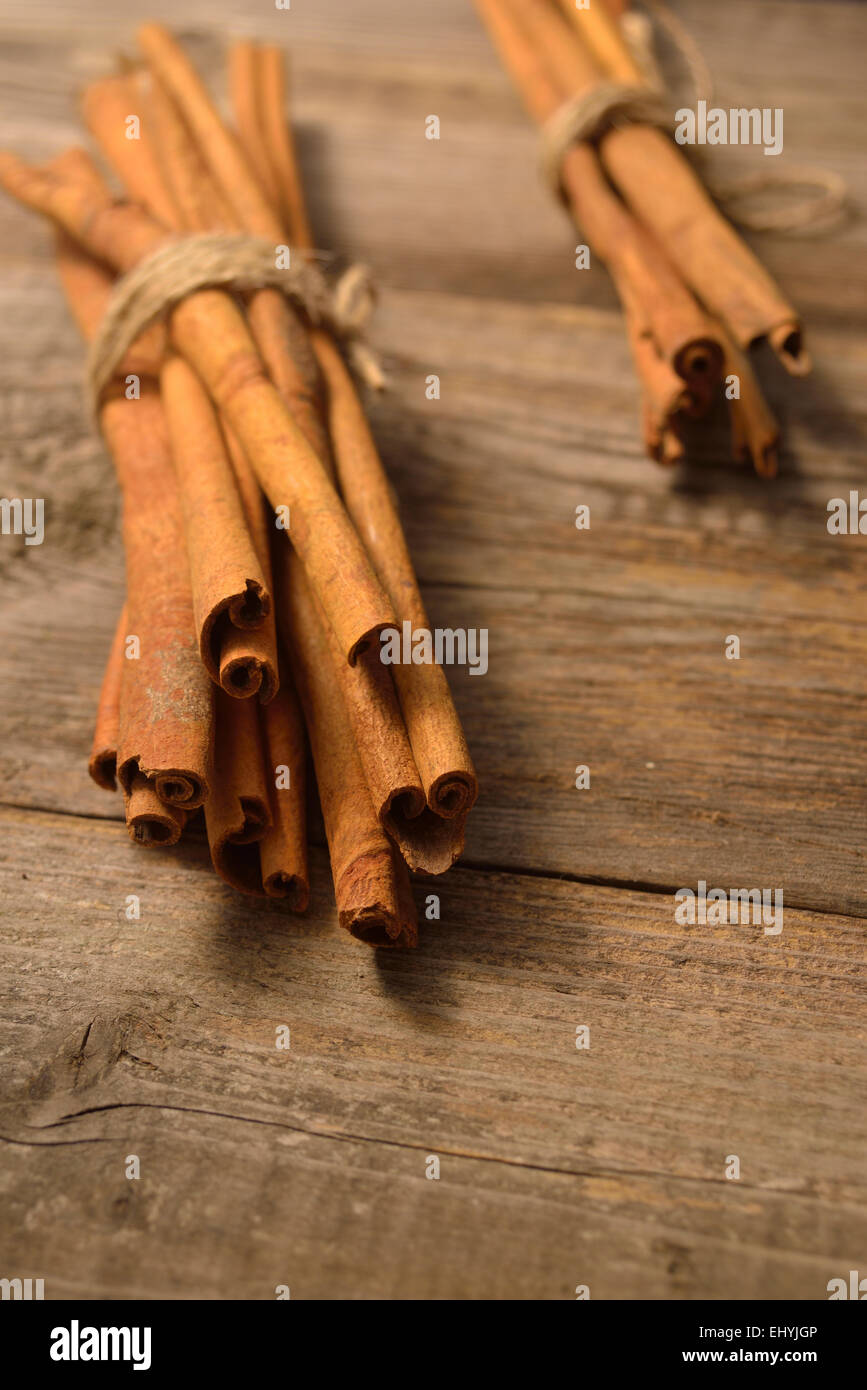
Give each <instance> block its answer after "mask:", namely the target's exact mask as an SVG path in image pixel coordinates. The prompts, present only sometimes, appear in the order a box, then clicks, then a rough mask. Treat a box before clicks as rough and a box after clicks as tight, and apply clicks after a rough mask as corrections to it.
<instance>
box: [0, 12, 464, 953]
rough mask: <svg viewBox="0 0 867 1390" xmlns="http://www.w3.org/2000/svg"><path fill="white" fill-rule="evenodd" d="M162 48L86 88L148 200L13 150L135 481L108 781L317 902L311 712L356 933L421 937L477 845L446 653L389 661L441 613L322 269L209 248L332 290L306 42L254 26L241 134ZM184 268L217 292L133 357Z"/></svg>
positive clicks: (87, 114)
mask: <svg viewBox="0 0 867 1390" xmlns="http://www.w3.org/2000/svg"><path fill="white" fill-rule="evenodd" d="M138 41H139V46H140V56H139V57H138V58H137V59H136V60H135V61H133V62H129V61H127V62H125V64H124V66H123V69H122V70H121V71H119V72H118V73H116V74H114V75H112V76H109V77H107V78H105V79H103V80H100V81H97V82H96V83H94V84H93V85H91V86H90V87H88V88H87V90H86V91H85V92H84V94H83V100H82V109H83V115H84V119H85V121H86V124H87V126H88V128H89V130H90V132H91V134H92V136H93V138H94V140H95V142H96V144H97V146H98V148H99V150H100V151H101V153H102V155H103V157H104V159H105V161H106V162H107V164H108V165H109V166H110V168H111V170H112V171H113V173H114V175H115V176H116V177H117V178H118V179H119V180H120V183H121V185H122V187H123V197H122V198H120V199H119V198H117V196H116V195H115V194H114V193H113V192H112V191H111V190H110V188H109V187H108V185H107V184H106V182H105V179H104V177H103V175H102V173H101V172H100V171H99V169H98V168H97V166H96V165H95V164H94V162H93V161H92V159H91V158H90V156H89V155H88V154H87V153H86V152H85V151H84V150H81V149H73V150H70V151H67V152H66V153H65V154H63V155H61V156H60V157H58V158H57V159H55V160H53V161H52V162H51V163H50V164H49V165H47V166H44V167H41V168H35V167H29V166H27V165H25V164H23V163H22V162H21V161H20V160H18V159H17V158H16V157H14V156H13V155H9V154H4V155H2V156H0V182H2V185H3V186H4V187H5V189H6V190H7V191H8V192H9V193H11V194H12V195H13V196H14V197H17V198H18V199H19V200H20V201H21V202H23V203H24V204H26V205H27V206H28V207H30V208H32V209H34V210H36V211H38V212H40V213H42V214H44V215H46V216H47V217H49V218H50V219H51V220H52V221H53V223H54V225H55V227H56V237H57V259H58V265H59V270H60V276H61V280H62V284H63V288H64V291H65V293H66V297H67V299H68V301H69V305H70V307H71V309H72V312H73V314H74V315H75V318H76V320H77V322H78V324H79V327H80V328H81V331H82V334H83V335H84V337H85V339H87V340H88V341H89V342H91V343H93V344H94V345H93V346H92V355H94V356H92V366H93V367H94V374H93V377H92V381H93V382H94V383H96V388H97V389H96V395H97V399H96V408H97V413H98V417H99V425H100V429H101V431H102V434H103V437H104V439H105V442H106V445H107V447H108V449H109V450H110V452H111V455H112V457H113V460H114V463H115V467H116V471H117V476H118V481H119V483H120V487H121V490H122V494H123V537H124V544H125V550H126V562H127V601H126V605H125V607H124V609H123V611H122V613H121V614H120V617H119V620H118V624H117V629H116V633H115V637H114V642H113V644H112V648H111V652H110V655H109V659H108V664H107V667H106V671H105V677H104V680H103V685H102V691H101V695H100V700H99V707H98V713H97V723H96V731H95V736H94V743H93V751H92V755H91V760H90V772H91V775H92V777H93V778H94V780H95V781H96V782H97V783H98V784H99V785H100V786H102V787H105V788H106V789H108V790H114V789H115V787H116V784H117V783H119V785H120V788H121V791H122V793H123V798H124V804H125V809H126V822H127V826H128V828H129V832H130V835H131V836H132V838H133V839H134V840H135V841H136V842H137V843H139V844H142V845H171V844H174V843H176V842H177V841H178V839H179V838H180V836H181V835H182V833H183V832H184V829H185V827H186V826H187V825H188V824H189V822H190V821H191V819H193V818H194V817H196V816H198V815H200V814H203V816H204V822H205V827H206V831H207V838H208V843H209V846H210V851H211V856H212V859H213V863H214V866H215V868H216V869H217V872H218V873H219V874H220V875H222V877H223V878H224V879H225V880H226V881H227V882H228V883H230V884H232V885H234V886H235V887H236V888H238V889H240V890H242V891H244V892H248V893H253V894H257V895H260V896H269V897H277V898H283V899H285V901H286V902H287V904H288V906H289V907H290V908H291V909H292V910H294V911H298V912H300V911H303V910H304V908H305V907H306V905H307V901H308V872H307V833H306V824H305V814H306V812H305V769H306V760H307V752H306V739H305V727H306V734H307V737H308V738H309V744H310V749H311V752H312V760H313V766H314V769H315V773H316V782H317V785H318V790H319V798H320V801H321V805H322V812H323V820H324V824H325V832H326V836H327V840H328V848H329V852H330V857H331V867H332V872H333V878H334V889H335V897H336V902H337V909H338V917H339V921H340V924H341V925H342V926H343V927H345V928H346V929H347V930H348V931H349V932H351V934H352V935H353V936H355V937H357V938H359V939H361V940H363V941H367V942H369V943H370V944H372V945H377V946H378V945H413V944H415V942H416V939H417V925H416V913H415V907H414V904H413V897H412V892H411V888H410V880H409V874H408V869H412V870H418V871H421V872H426V873H435V874H436V873H441V872H443V871H444V870H445V869H447V868H448V867H449V866H450V865H451V864H452V863H453V862H454V860H455V859H456V858H457V857H458V855H459V854H460V853H461V850H462V848H463V843H464V833H465V825H466V819H467V815H468V812H469V810H470V808H471V806H472V804H473V802H474V801H475V798H476V794H477V784H476V777H475V773H474V770H473V766H472V762H471V759H470V755H469V751H468V749H467V745H466V741H465V738H464V735H463V732H462V730H461V726H460V723H459V720H458V717H457V714H456V711H455V708H454V705H453V703H452V699H451V695H450V692H449V688H448V684H447V681H446V678H445V675H444V672H443V670H442V668H441V667H440V666H438V665H435V664H412V665H393V666H391V667H388V666H385V665H383V663H382V661H381V660H380V634H381V633H383V631H385V630H387V629H392V628H397V629H400V627H401V624H403V623H406V622H409V623H410V624H411V625H412V628H413V629H414V630H418V629H422V630H427V628H428V620H427V617H426V614H425V610H424V605H423V603H422V599H421V595H420V592H419V587H418V583H417V580H416V577H415V574H414V571H413V567H412V562H411V560H410V557H409V552H408V549H407V545H406V541H405V538H404V535H403V532H402V529H401V525H400V521H399V518H398V515H397V511H396V508H395V503H394V500H393V496H392V493H391V490H390V486H389V483H388V480H387V477H386V474H385V472H384V469H383V466H382V463H381V461H380V459H379V456H378V453H377V450H376V446H375V443H374V440H373V437H372V435H371V432H370V429H369V426H368V423H367V420H366V418H365V414H364V410H363V406H362V403H361V400H360V398H359V393H358V389H357V387H356V383H355V380H354V377H353V374H352V372H351V370H350V368H349V366H348V365H347V357H346V354H345V353H344V351H343V350H342V345H341V342H340V341H339V340H338V337H337V336H336V335H335V330H334V321H333V320H332V319H329V317H328V315H327V314H322V313H319V312H317V307H316V296H317V295H319V297H320V298H321V297H322V294H323V290H322V286H321V284H320V282H319V280H316V281H315V284H314V289H315V290H316V293H315V294H308V295H307V297H306V298H305V295H304V294H303V293H301V291H297V292H296V290H290V289H289V288H287V290H286V292H283V289H282V288H281V287H279V286H278V287H275V285H274V276H273V275H271V276H268V277H266V278H265V281H264V282H263V284H262V285H261V286H260V285H259V284H258V283H255V284H252V285H248V286H247V287H246V288H245V289H244V290H243V292H240V291H239V290H238V289H237V287H235V288H233V286H232V285H230V284H228V283H227V282H226V277H225V276H224V275H222V273H221V272H219V273H218V270H217V269H213V270H212V268H211V267H212V264H213V266H216V265H217V260H213V262H212V261H209V259H208V257H213V255H214V253H215V248H216V250H217V251H218V252H220V253H222V251H223V250H224V249H225V248H226V247H228V248H229V254H230V256H234V255H238V256H240V257H241V258H242V260H243V259H244V257H245V256H247V255H248V252H250V249H251V248H252V250H253V251H254V252H255V253H256V254H257V255H259V256H261V251H262V246H265V247H266V249H267V248H268V247H270V248H272V250H273V255H274V262H275V265H276V266H278V267H280V266H283V265H284V264H285V265H286V267H287V268H292V269H293V272H294V274H295V275H296V278H297V283H298V284H299V285H303V284H304V274H305V273H306V274H308V276H309V277H311V282H312V277H313V271H312V270H310V269H309V267H310V266H312V264H313V262H314V257H313V239H312V233H311V229H310V224H309V221H308V217H307V213H306V210H305V202H304V196H303V190H302V184H301V180H300V177H299V167H298V161H297V158H296V152H295V145H294V141H293V137H292V133H291V130H290V128H289V125H288V123H287V120H286V112H285V105H286V90H285V72H284V65H283V58H282V54H281V52H280V51H279V50H278V49H275V48H273V47H270V46H257V45H255V44H253V43H250V42H243V43H238V44H237V45H235V47H234V48H233V50H232V52H231V64H230V74H229V76H230V89H231V99H232V106H233V118H234V129H232V128H230V126H229V125H228V124H227V123H225V122H224V121H223V120H222V119H221V117H220V115H219V113H218V111H217V108H216V107H215V105H214V103H213V102H212V100H211V98H210V96H209V94H208V92H207V89H206V88H205V86H204V85H203V83H202V82H201V80H200V78H199V76H198V74H197V72H196V71H195V69H194V68H193V67H192V66H191V64H190V63H189V61H188V59H187V57H186V55H185V54H184V52H183V51H182V49H181V48H180V47H179V46H178V45H177V43H176V42H175V41H174V39H173V38H172V37H171V35H170V34H169V33H168V32H167V31H166V30H165V29H163V28H162V27H160V26H157V25H153V24H149V25H145V26H144V27H143V28H142V29H141V30H140V32H139V35H138ZM203 257H204V261H203V260H202V258H203ZM217 259H219V257H218V258H217ZM299 262H300V268H301V274H300V275H299V273H298V268H299ZM172 267H173V268H172ZM191 267H192V269H191ZM305 268H307V269H306V270H305ZM179 270H180V272H181V278H182V279H183V275H184V274H186V275H188V278H189V277H191V283H192V284H193V288H192V289H190V290H189V292H186V293H182V294H181V293H178V295H177V297H176V298H175V299H173V300H171V301H170V302H169V303H168V304H166V305H164V306H163V308H164V312H162V313H161V314H159V315H158V316H157V317H155V318H154V319H153V321H152V322H150V323H148V324H147V325H146V326H144V327H142V328H141V331H137V332H136V336H135V338H134V340H133V341H131V342H130V343H128V344H125V351H124V352H123V355H122V356H117V357H116V359H109V360H108V361H107V360H106V352H107V351H108V348H107V344H109V345H110V342H111V341H112V334H114V333H115V331H117V332H118V333H120V332H121V329H122V328H123V324H124V319H125V316H126V319H127V327H128V326H129V324H128V319H129V315H130V314H131V313H132V312H133V309H134V306H135V305H136V304H139V305H140V303H141V302H143V301H144V302H149V301H148V300H147V295H148V294H149V293H150V294H151V297H153V295H154V294H156V289H155V288H154V287H155V285H158V284H159V283H160V277H162V278H163V281H165V277H166V275H167V274H172V275H174V276H175V277H176V278H177V275H178V273H179ZM211 274H213V276H214V282H213V284H211V283H210V281H209V280H208V276H209V275H211ZM136 276H138V280H137V281H136V283H135V285H133V278H134V277H136ZM119 277H120V287H121V289H122V290H123V291H124V294H123V296H121V298H122V302H121V300H120V299H119V290H118V280H119ZM277 279H278V281H279V276H278V277H277ZM139 282H140V283H139ZM172 283H174V282H172ZM294 283H295V282H293V284H294ZM133 291H134V292H133ZM162 293H163V294H164V295H165V294H167V293H169V292H168V291H167V290H166V289H165V284H164V283H163V285H162ZM157 299H159V295H157ZM109 327H110V329H111V331H110V332H108V331H107V328H109ZM94 340H95V342H94ZM118 341H120V342H121V344H122V345H124V340H123V337H122V334H121V337H120V339H119V340H118ZM96 359H98V360H96Z"/></svg>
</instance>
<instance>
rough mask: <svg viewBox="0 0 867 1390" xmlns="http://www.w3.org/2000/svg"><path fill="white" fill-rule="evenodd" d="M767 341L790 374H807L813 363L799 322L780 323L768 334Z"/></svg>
mask: <svg viewBox="0 0 867 1390" xmlns="http://www.w3.org/2000/svg"><path fill="white" fill-rule="evenodd" d="M768 342H769V343H770V345H771V347H772V348H773V349H774V352H775V353H776V354H777V357H778V358H779V359H780V361H781V362H782V364H783V366H784V367H785V369H786V371H787V372H789V373H790V375H791V376H807V375H808V373H809V372H810V371H811V369H812V366H813V363H812V361H811V359H810V354H809V353H808V352H807V350H806V348H805V347H804V338H803V334H802V332H801V328H800V325H799V324H797V323H794V322H789V323H781V324H780V325H779V326H778V327H777V328H773V329H772V330H771V332H770V333H769V334H768Z"/></svg>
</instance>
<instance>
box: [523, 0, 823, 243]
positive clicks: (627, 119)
mask: <svg viewBox="0 0 867 1390" xmlns="http://www.w3.org/2000/svg"><path fill="white" fill-rule="evenodd" d="M644 4H645V6H646V7H647V9H648V10H649V11H650V15H651V16H652V19H653V22H654V23H656V24H657V25H658V26H659V27H660V28H661V29H663V30H665V31H666V33H667V34H668V37H669V39H670V41H671V43H672V45H673V46H674V48H675V49H676V50H677V53H678V56H679V57H680V59H681V61H682V62H683V63H684V65H685V67H686V70H687V73H688V75H689V80H690V85H691V86H692V89H693V104H694V105H695V103H697V102H698V100H699V99H700V98H703V99H704V100H705V101H707V102H710V101H711V99H712V95H713V74H712V72H711V69H710V67H709V65H708V63H707V61H706V60H705V57H704V55H703V53H702V51H701V49H700V48H699V46H698V44H697V43H696V41H695V39H694V38H693V37H692V35H691V34H690V33H689V31H688V30H687V29H686V28H685V26H684V25H683V24H682V22H681V21H680V19H679V18H678V17H677V15H675V14H674V13H673V12H672V11H671V10H670V9H669V7H668V6H667V5H666V4H665V3H664V0H644ZM621 27H622V31H623V37H624V39H625V41H626V43H627V45H628V47H629V49H630V52H631V53H632V56H633V57H634V59H635V61H636V62H637V64H638V66H639V67H640V68H641V70H642V72H644V73H645V75H646V77H647V79H648V86H646V87H640V86H633V85H629V84H627V85H621V84H617V83H609V82H606V83H600V84H599V85H598V86H597V87H594V88H593V89H591V91H589V92H587V93H586V94H585V95H584V96H580V97H577V98H575V99H573V100H571V101H567V102H565V103H564V104H563V106H561V107H560V108H559V109H558V110H557V111H555V112H554V115H553V116H552V117H551V118H550V120H549V121H548V122H547V123H546V125H545V126H543V128H542V168H543V172H544V175H545V178H546V179H547V181H548V182H549V183H550V184H551V186H552V187H553V189H554V191H555V193H556V195H557V197H558V198H562V197H563V190H562V186H561V183H560V166H561V164H562V161H563V156H564V155H565V153H566V151H567V150H568V148H569V146H570V145H571V144H573V143H574V142H576V141H581V140H588V141H591V142H592V141H596V140H599V139H600V137H601V136H602V135H604V134H605V132H606V131H607V130H610V129H611V128H612V127H614V126H619V125H625V124H629V123H638V124H642V125H655V126H660V127H661V128H663V129H665V130H667V131H669V133H670V130H671V113H670V111H669V110H668V108H667V104H666V99H665V94H664V84H663V81H662V78H661V76H660V73H659V68H658V66H657V64H656V60H655V56H654V53H653V24H652V23H651V21H650V19H649V17H648V16H647V15H642V14H639V13H637V12H630V11H627V12H626V14H624V15H623V17H622V20H621ZM704 181H705V184H706V186H707V188H708V191H709V192H710V194H711V195H712V197H713V198H714V199H715V200H716V202H718V203H719V204H720V205H721V206H722V207H723V208H725V210H726V213H727V215H728V216H729V217H730V218H731V220H732V221H733V222H735V223H737V224H738V226H740V227H744V228H746V229H747V230H748V231H753V232H781V233H799V232H811V231H817V230H818V231H822V232H828V231H830V230H831V229H832V228H833V227H834V226H836V225H837V223H838V222H839V221H840V220H841V218H842V217H843V215H844V214H845V212H846V209H847V205H848V201H849V189H848V185H847V183H846V180H845V179H844V178H843V177H842V175H840V174H836V173H834V172H833V171H832V170H830V169H819V168H817V167H815V166H812V165H811V166H809V167H807V166H798V167H797V168H791V169H788V170H786V171H783V170H780V171H779V172H777V171H776V170H773V169H768V168H763V169H762V170H761V172H760V173H751V174H743V175H741V176H739V177H737V178H734V179H729V180H728V181H724V180H717V179H714V178H712V177H710V176H705V180H704ZM797 188H805V189H809V190H810V193H809V194H808V195H807V196H806V197H804V198H801V199H800V201H797V202H795V203H790V204H788V205H782V206H779V207H776V208H769V209H767V210H766V211H758V210H757V211H751V210H750V209H749V208H745V207H739V204H741V203H742V202H743V200H744V199H745V198H749V197H751V196H753V195H754V194H756V193H766V192H768V191H770V190H773V189H780V190H784V191H786V192H791V191H792V189H797Z"/></svg>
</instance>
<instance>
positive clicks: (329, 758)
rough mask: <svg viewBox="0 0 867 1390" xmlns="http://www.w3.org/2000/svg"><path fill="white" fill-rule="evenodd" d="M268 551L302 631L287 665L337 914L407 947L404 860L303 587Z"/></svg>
mask: <svg viewBox="0 0 867 1390" xmlns="http://www.w3.org/2000/svg"><path fill="white" fill-rule="evenodd" d="M282 549H283V551H284V556H283V562H282V563H281V560H280V557H279V556H277V555H275V580H276V583H277V593H278V596H279V606H280V612H281V613H283V612H286V613H289V614H291V619H290V621H291V630H292V632H293V633H296V632H298V631H299V630H301V629H304V630H305V634H306V635H305V641H304V649H305V651H306V653H307V655H306V659H305V660H304V661H299V660H298V659H297V656H296V652H297V650H298V649H297V648H296V649H294V650H293V652H292V657H293V669H294V673H295V682H296V686H297V689H298V695H299V698H300V700H301V704H302V707H303V710H304V717H305V722H306V724H307V732H308V734H309V737H310V746H311V749H312V752H313V762H314V766H315V768H316V782H317V786H318V789H319V800H320V803H321V805H322V817H323V820H324V823H325V835H326V838H327V841H328V852H329V855H330V859H331V873H332V877H333V880H334V896H335V900H336V903H337V916H338V921H339V923H340V925H341V927H343V928H344V929H345V930H346V931H348V932H349V933H350V934H351V935H352V936H355V937H357V938H358V939H359V940H361V941H366V942H367V943H368V944H369V945H371V946H414V945H415V944H416V942H417V940H418V928H417V920H416V912H415V904H414V902H413V898H412V892H411V889H410V884H409V875H408V873H407V870H406V867H405V865H404V864H403V862H402V861H401V860H400V858H399V856H398V855H397V853H396V851H395V849H394V848H393V846H392V844H391V841H390V840H389V838H388V836H387V835H386V834H385V832H384V831H383V829H382V827H381V825H380V823H379V818H378V816H377V813H376V810H375V808H374V805H373V802H372V800H371V797H370V791H369V789H368V785H367V779H366V777H365V775H364V770H363V768H362V766H361V761H360V759H359V755H358V750H357V746H356V742H355V737H354V733H353V729H352V725H351V722H350V720H349V716H348V714H347V710H346V706H345V704H344V701H343V697H342V694H341V691H340V688H339V686H338V685H336V684H335V682H334V681H333V680H332V679H331V667H330V661H329V653H328V646H327V640H326V630H325V629H324V628H323V627H322V626H321V625H320V624H318V623H316V622H315V621H311V614H312V611H313V610H312V607H311V605H310V604H309V603H307V602H305V600H304V597H303V591H302V590H301V588H300V587H299V586H297V585H295V584H293V583H291V582H290V583H288V584H287V583H286V578H287V569H286V567H285V550H286V547H282Z"/></svg>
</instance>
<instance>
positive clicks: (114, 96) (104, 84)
mask: <svg viewBox="0 0 867 1390" xmlns="http://www.w3.org/2000/svg"><path fill="white" fill-rule="evenodd" d="M141 95H142V94H141V90H140V89H139V88H138V87H137V86H136V85H135V84H134V82H133V80H132V79H131V77H130V76H129V75H128V74H122V75H121V74H118V75H116V76H112V77H104V78H101V79H100V80H99V81H98V82H92V83H90V85H89V86H88V87H87V88H85V90H84V92H83V93H82V97H81V110H82V114H83V116H84V120H85V123H86V125H87V126H88V128H89V129H90V130H91V131H93V132H96V131H97V130H98V131H99V132H100V135H99V145H100V148H101V150H102V152H103V154H104V155H105V157H106V159H107V160H108V163H109V164H110V165H111V168H112V169H113V170H114V172H115V173H116V174H117V176H118V178H120V179H121V180H122V182H123V183H124V185H125V186H126V189H127V192H128V193H129V195H130V197H131V198H132V199H133V200H134V201H135V202H138V203H142V204H144V205H145V206H147V207H149V209H150V211H151V212H152V213H153V216H154V217H155V218H156V219H157V221H158V222H161V223H162V224H163V226H164V227H172V226H174V224H175V221H176V219H177V208H176V206H175V204H174V201H173V199H172V196H171V192H170V190H169V189H168V188H166V186H165V184H164V183H163V181H162V180H161V179H160V177H159V171H158V169H157V167H156V163H155V155H154V149H153V145H152V143H151V141H150V140H149V139H148V126H149V119H148V113H147V112H146V111H145V109H144V106H143V102H142V100H141ZM130 115H134V116H137V117H138V120H139V127H140V128H139V131H138V134H137V138H136V139H130V138H129V136H128V134H127V132H128V129H129V127H128V123H127V117H128V116H130ZM154 189H156V190H157V191H156V194H155V196H154V192H153V191H154Z"/></svg>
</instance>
